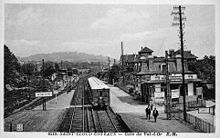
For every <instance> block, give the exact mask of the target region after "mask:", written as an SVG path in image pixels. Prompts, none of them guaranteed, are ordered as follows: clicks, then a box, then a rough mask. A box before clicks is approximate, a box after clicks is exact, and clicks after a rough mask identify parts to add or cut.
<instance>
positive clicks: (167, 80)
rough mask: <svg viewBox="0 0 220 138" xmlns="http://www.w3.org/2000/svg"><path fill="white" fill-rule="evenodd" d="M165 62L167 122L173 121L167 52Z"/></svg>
mask: <svg viewBox="0 0 220 138" xmlns="http://www.w3.org/2000/svg"><path fill="white" fill-rule="evenodd" d="M165 61H166V112H167V120H170V119H171V102H172V99H171V91H170V79H169V67H168V52H167V51H165Z"/></svg>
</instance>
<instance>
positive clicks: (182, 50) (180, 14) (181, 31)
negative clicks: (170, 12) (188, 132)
mask: <svg viewBox="0 0 220 138" xmlns="http://www.w3.org/2000/svg"><path fill="white" fill-rule="evenodd" d="M179 17H180V20H179V21H180V42H181V62H182V80H183V81H182V83H183V84H182V90H183V117H184V121H186V90H185V71H184V48H183V46H184V44H183V28H182V12H181V6H179Z"/></svg>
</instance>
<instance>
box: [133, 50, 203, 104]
mask: <svg viewBox="0 0 220 138" xmlns="http://www.w3.org/2000/svg"><path fill="white" fill-rule="evenodd" d="M141 54H142V55H140V56H143V53H141ZM184 56H185V57H184V70H185V83H186V89H187V90H186V101H194V100H196V98H197V96H198V95H201V89H202V87H201V85H200V82H201V81H202V80H200V79H198V78H197V74H195V73H193V72H192V71H190V70H188V64H187V63H188V62H189V61H192V60H196V58H197V57H196V56H195V55H193V54H192V53H191V51H184ZM139 63H140V65H139V66H140V67H139V68H140V72H138V73H137V74H136V75H137V78H138V86H139V87H141V88H140V89H141V98H142V101H143V102H146V103H150V102H154V103H164V102H165V94H166V84H167V83H166V76H165V71H166V63H165V57H152V56H150V54H146V55H145V58H141V57H140V62H139ZM168 72H169V83H170V91H171V93H172V100H173V101H179V102H182V96H180V86H182V62H181V53H180V50H177V51H173V50H170V51H169V57H168Z"/></svg>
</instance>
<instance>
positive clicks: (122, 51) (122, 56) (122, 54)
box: [121, 42, 125, 86]
mask: <svg viewBox="0 0 220 138" xmlns="http://www.w3.org/2000/svg"><path fill="white" fill-rule="evenodd" d="M121 61H122V77H123V78H122V79H123V81H122V82H123V86H124V83H125V77H124V48H123V42H121Z"/></svg>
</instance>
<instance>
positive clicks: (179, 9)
mask: <svg viewBox="0 0 220 138" xmlns="http://www.w3.org/2000/svg"><path fill="white" fill-rule="evenodd" d="M173 9H174V10H177V12H174V11H173V12H172V13H171V15H174V20H177V21H179V22H175V23H172V26H179V28H180V44H181V63H182V64H181V66H182V87H181V89H180V93H182V96H183V117H184V121H186V87H185V71H184V40H183V27H184V26H185V23H184V22H182V21H185V20H186V17H184V16H183V15H184V12H182V10H185V7H182V6H181V5H179V6H174V7H173Z"/></svg>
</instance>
